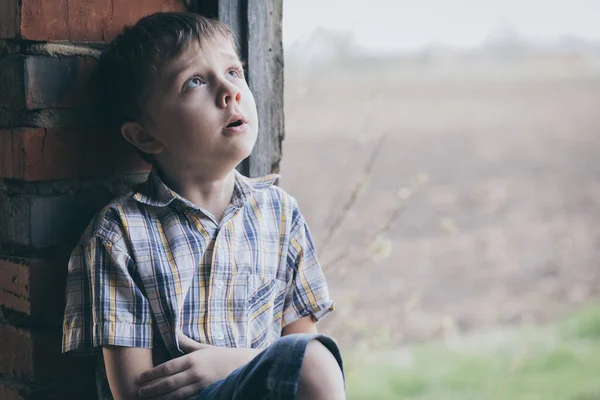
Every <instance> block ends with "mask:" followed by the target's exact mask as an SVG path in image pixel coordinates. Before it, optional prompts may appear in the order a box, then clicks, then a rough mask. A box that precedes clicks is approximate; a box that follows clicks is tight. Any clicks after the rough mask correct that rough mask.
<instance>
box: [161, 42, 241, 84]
mask: <svg viewBox="0 0 600 400" xmlns="http://www.w3.org/2000/svg"><path fill="white" fill-rule="evenodd" d="M235 61H238V62H239V57H238V55H237V52H236V50H235V48H234V44H233V43H232V41H231V40H230V39H228V38H211V39H204V40H203V41H202V43H200V41H198V40H192V41H190V43H189V44H188V46H187V47H186V48H185V49H184V50H183V51H182V52H181V53H179V54H178V55H177V56H175V57H174V58H172V59H171V60H169V61H167V62H166V63H165V65H164V67H163V68H162V70H163V76H165V77H166V78H167V79H173V78H175V77H176V76H177V75H178V74H179V73H181V72H183V71H185V70H186V69H188V68H191V67H193V66H194V65H202V64H210V63H215V62H216V63H220V62H235Z"/></svg>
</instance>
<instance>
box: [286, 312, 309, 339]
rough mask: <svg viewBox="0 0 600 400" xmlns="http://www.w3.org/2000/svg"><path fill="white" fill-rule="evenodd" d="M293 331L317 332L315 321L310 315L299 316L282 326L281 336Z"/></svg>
mask: <svg viewBox="0 0 600 400" xmlns="http://www.w3.org/2000/svg"><path fill="white" fill-rule="evenodd" d="M294 333H317V322H316V321H315V320H314V318H313V317H312V315H309V316H308V317H303V318H300V319H298V320H296V321H294V322H292V323H291V324H289V325H286V326H285V327H284V328H283V333H282V336H286V335H292V334H294Z"/></svg>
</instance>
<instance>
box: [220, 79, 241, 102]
mask: <svg viewBox="0 0 600 400" xmlns="http://www.w3.org/2000/svg"><path fill="white" fill-rule="evenodd" d="M240 101H242V92H241V91H240V88H238V87H237V86H236V85H234V84H233V83H231V82H229V81H224V82H223V84H222V87H221V91H220V93H219V96H218V99H217V103H218V106H219V107H223V108H225V107H227V106H228V105H229V103H231V102H236V103H238V104H239V103H240Z"/></svg>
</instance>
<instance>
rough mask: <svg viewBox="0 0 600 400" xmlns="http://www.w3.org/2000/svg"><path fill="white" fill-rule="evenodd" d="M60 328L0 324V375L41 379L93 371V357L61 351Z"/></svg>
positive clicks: (80, 374)
mask: <svg viewBox="0 0 600 400" xmlns="http://www.w3.org/2000/svg"><path fill="white" fill-rule="evenodd" d="M61 340H62V333H61V331H60V327H58V328H56V327H52V328H45V329H43V330H41V329H38V330H37V331H31V330H27V329H21V328H16V327H14V326H11V325H0V343H2V357H0V374H2V375H4V376H8V377H10V378H15V379H20V380H25V381H32V382H36V381H37V382H41V381H48V380H51V379H58V378H63V377H69V376H82V375H87V374H90V373H93V360H91V359H89V358H88V357H70V356H68V355H63V354H61Z"/></svg>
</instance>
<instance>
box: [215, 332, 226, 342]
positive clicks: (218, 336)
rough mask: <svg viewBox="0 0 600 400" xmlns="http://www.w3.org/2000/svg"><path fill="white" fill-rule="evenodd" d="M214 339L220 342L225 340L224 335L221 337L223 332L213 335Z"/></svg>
mask: <svg viewBox="0 0 600 400" xmlns="http://www.w3.org/2000/svg"><path fill="white" fill-rule="evenodd" d="M215 339H217V340H218V341H219V342H220V341H221V340H223V339H225V335H223V332H218V333H216V334H215Z"/></svg>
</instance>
